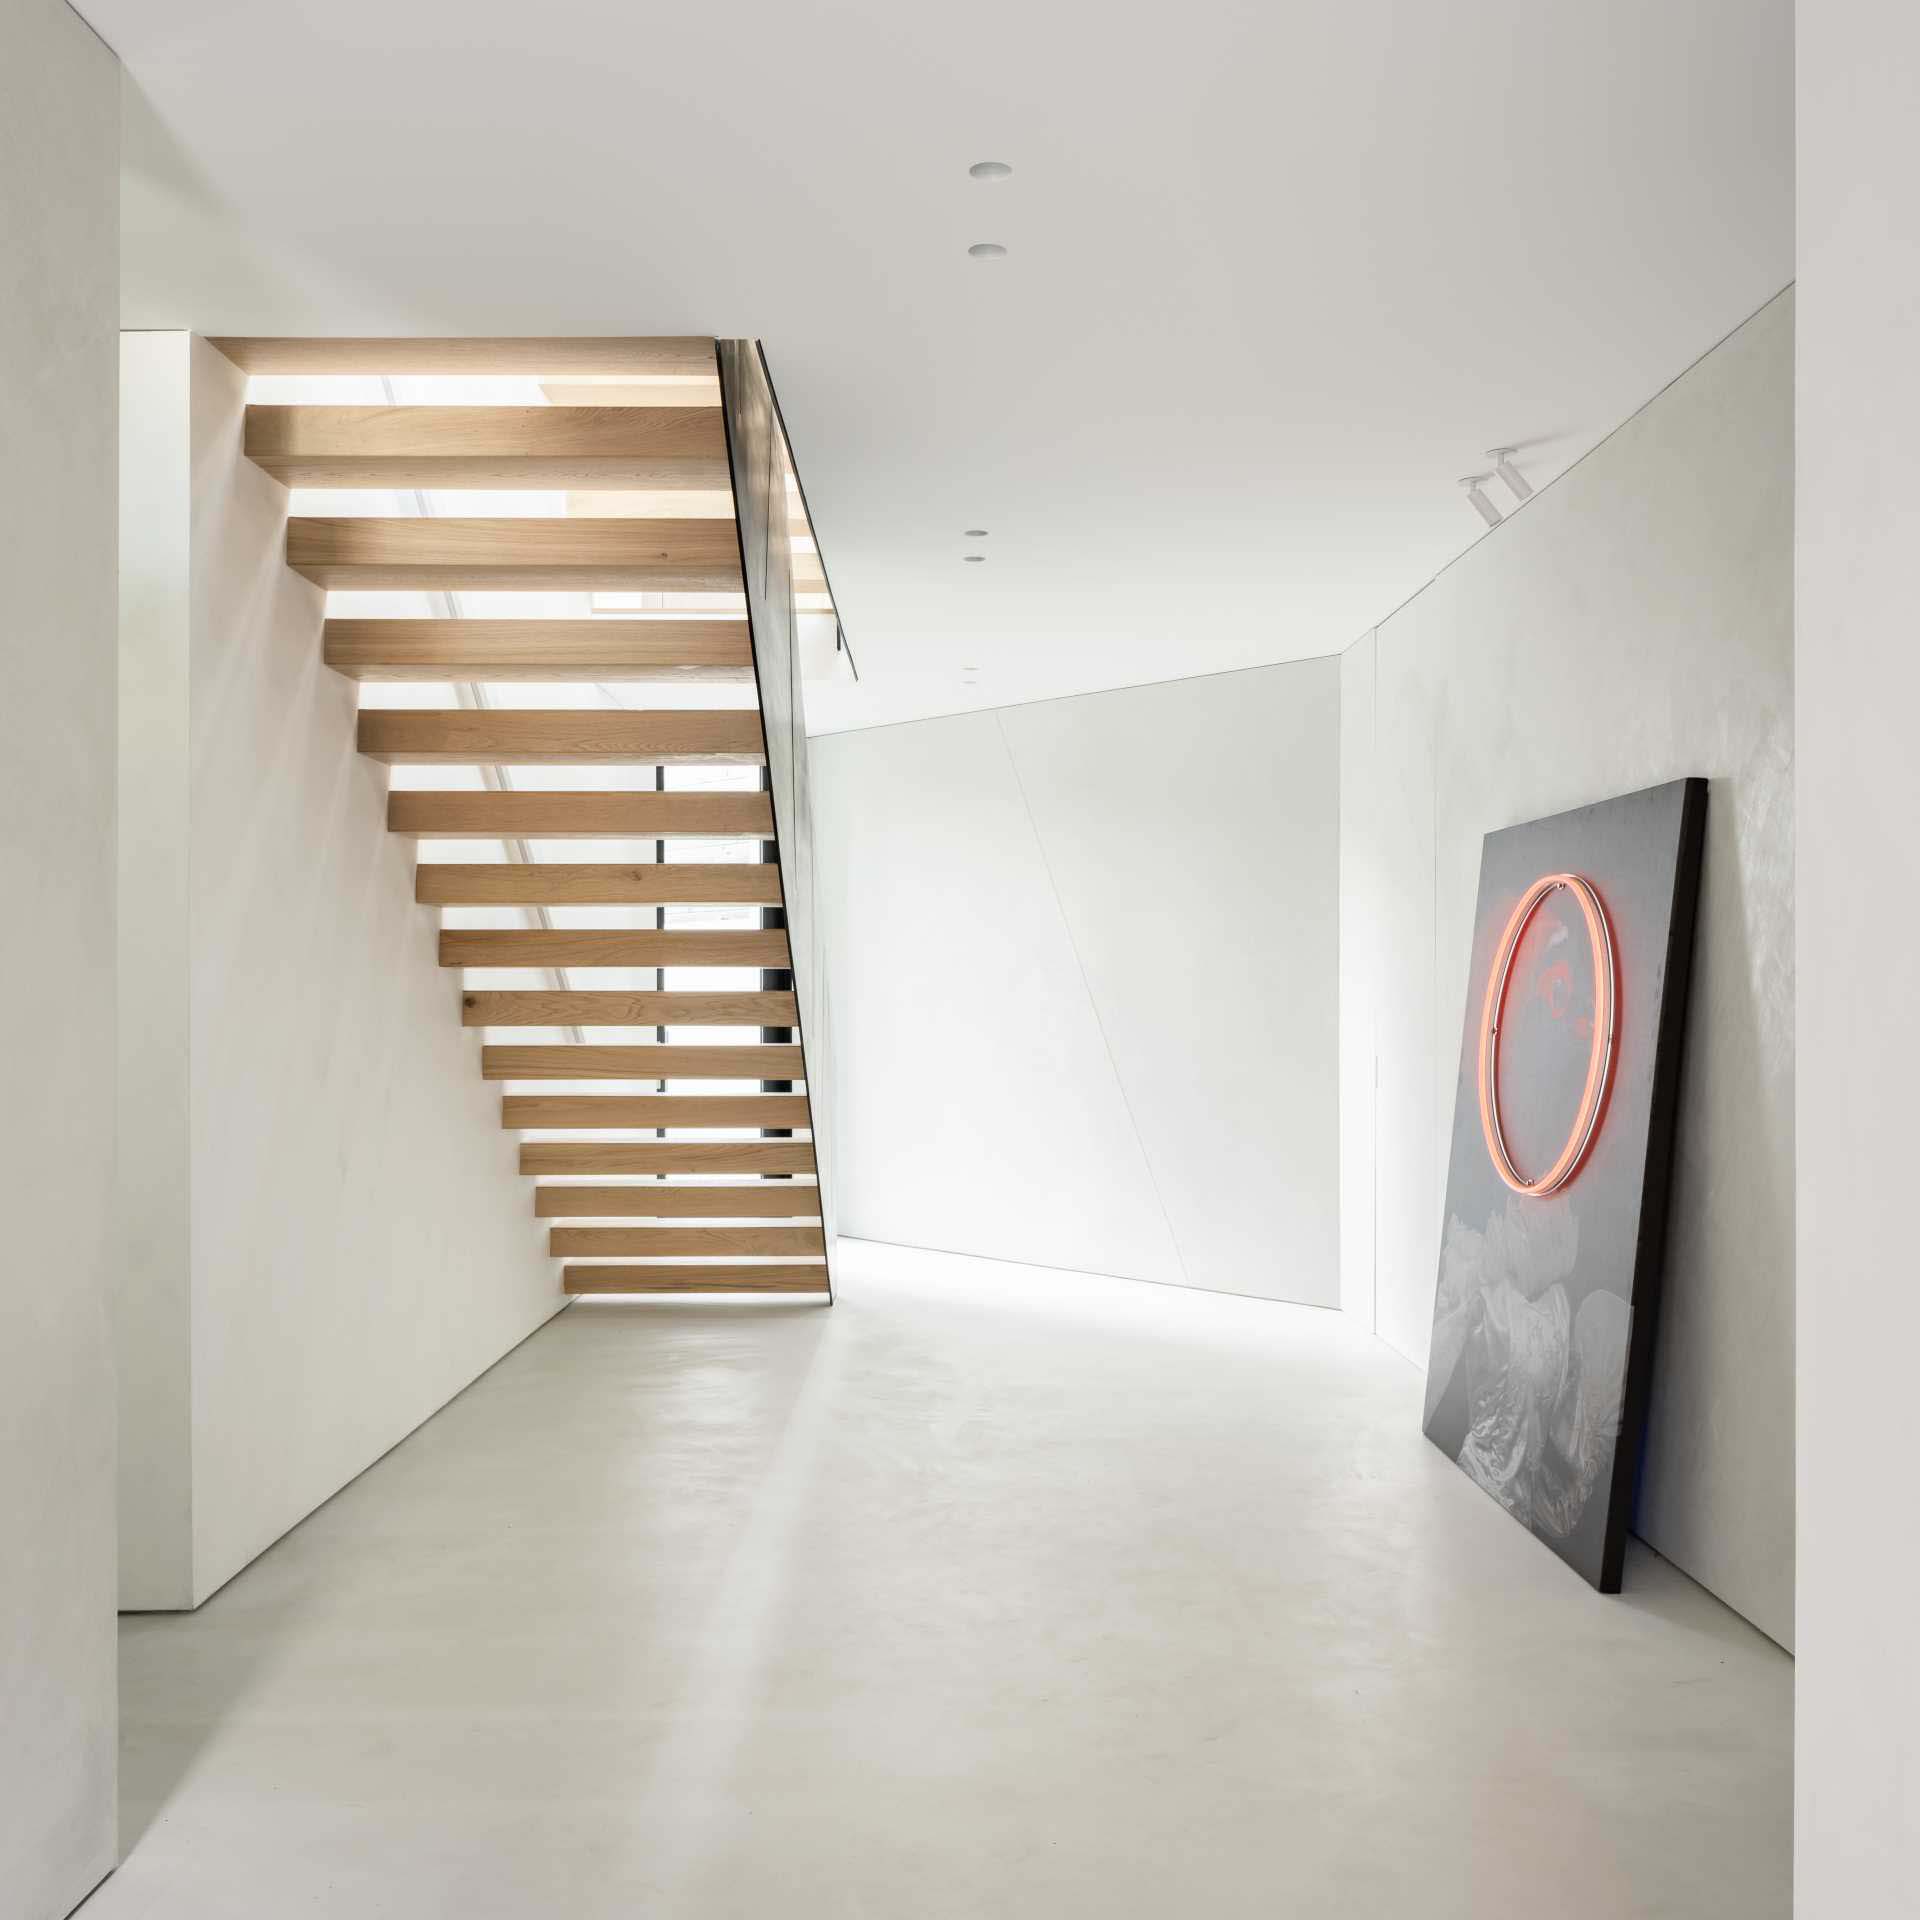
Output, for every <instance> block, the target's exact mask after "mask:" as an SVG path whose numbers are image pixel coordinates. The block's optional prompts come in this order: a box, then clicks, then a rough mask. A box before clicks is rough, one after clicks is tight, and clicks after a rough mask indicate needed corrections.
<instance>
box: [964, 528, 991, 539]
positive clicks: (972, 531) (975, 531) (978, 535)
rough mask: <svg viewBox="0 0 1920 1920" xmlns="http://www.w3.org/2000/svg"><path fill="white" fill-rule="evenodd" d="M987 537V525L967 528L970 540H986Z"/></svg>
mask: <svg viewBox="0 0 1920 1920" xmlns="http://www.w3.org/2000/svg"><path fill="white" fill-rule="evenodd" d="M986 537H987V530H986V528H985V527H969V528H968V529H967V538H968V539H969V540H984V539H985V538H986Z"/></svg>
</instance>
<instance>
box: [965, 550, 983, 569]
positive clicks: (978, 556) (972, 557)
mask: <svg viewBox="0 0 1920 1920" xmlns="http://www.w3.org/2000/svg"><path fill="white" fill-rule="evenodd" d="M960 558H961V560H962V562H964V564H966V565H967V566H969V567H984V566H985V565H986V564H987V556H986V555H985V554H984V553H963V554H962V555H961V556H960Z"/></svg>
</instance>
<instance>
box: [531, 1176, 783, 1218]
mask: <svg viewBox="0 0 1920 1920" xmlns="http://www.w3.org/2000/svg"><path fill="white" fill-rule="evenodd" d="M533 1211H534V1215H535V1217H536V1218H537V1219H541V1220H580V1219H603V1220H604V1219H617V1218H623V1217H628V1218H633V1219H645V1220H682V1219H695V1220H698V1219H720V1220H744V1219H749V1218H758V1219H775V1220H787V1219H801V1218H805V1217H808V1216H813V1217H817V1216H818V1215H819V1212H820V1189H819V1188H818V1187H817V1186H813V1185H811V1184H808V1183H804V1182H801V1181H797V1180H756V1181H751V1182H729V1183H728V1184H726V1185H708V1186H699V1187H668V1186H662V1185H660V1184H658V1183H657V1182H653V1181H643V1182H641V1183H640V1184H639V1185H637V1186H627V1187H587V1186H554V1185H542V1186H537V1187H535V1188H534V1190H533Z"/></svg>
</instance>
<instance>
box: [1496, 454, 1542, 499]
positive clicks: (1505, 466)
mask: <svg viewBox="0 0 1920 1920" xmlns="http://www.w3.org/2000/svg"><path fill="white" fill-rule="evenodd" d="M1519 451H1520V449H1519V448H1518V447H1489V448H1488V449H1487V458H1488V459H1489V460H1491V461H1492V462H1493V470H1494V472H1495V473H1497V474H1498V475H1499V476H1500V480H1501V484H1502V485H1504V486H1505V488H1506V489H1507V491H1508V492H1509V493H1510V494H1512V495H1513V497H1514V499H1515V500H1516V501H1518V502H1521V503H1522V504H1524V503H1525V502H1526V501H1528V500H1531V499H1532V498H1533V483H1532V482H1531V481H1530V480H1528V478H1527V476H1526V475H1525V474H1524V473H1522V472H1521V471H1520V469H1519V468H1518V467H1516V466H1515V465H1514V464H1513V456H1514V455H1515V454H1516V453H1518V452H1519Z"/></svg>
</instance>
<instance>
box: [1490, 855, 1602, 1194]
mask: <svg viewBox="0 0 1920 1920" xmlns="http://www.w3.org/2000/svg"><path fill="white" fill-rule="evenodd" d="M1562 887H1564V888H1566V890H1567V891H1568V892H1569V893H1570V894H1572V895H1573V897H1574V898H1575V899H1576V900H1578V901H1579V903H1580V911H1581V912H1582V913H1583V914H1584V915H1585V916H1586V921H1587V939H1588V940H1589V941H1590V942H1591V943H1592V946H1593V1049H1592V1052H1591V1053H1590V1054H1589V1056H1588V1059H1587V1084H1586V1087H1585V1090H1584V1091H1583V1092H1582V1093H1581V1095H1580V1110H1579V1112H1578V1113H1577V1114H1575V1116H1574V1121H1573V1127H1572V1130H1571V1131H1570V1132H1569V1133H1568V1135H1567V1143H1566V1145H1565V1146H1563V1147H1562V1148H1561V1149H1560V1152H1559V1155H1558V1157H1557V1158H1556V1159H1555V1160H1554V1163H1553V1165H1552V1166H1550V1167H1549V1168H1548V1169H1547V1170H1546V1172H1545V1173H1543V1174H1541V1175H1540V1177H1539V1178H1538V1179H1537V1180H1529V1179H1527V1178H1526V1177H1525V1176H1524V1175H1523V1174H1522V1173H1521V1172H1520V1171H1519V1169H1518V1168H1517V1167H1515V1165H1514V1164H1513V1156H1512V1155H1511V1154H1510V1153H1508V1151H1507V1137H1506V1134H1505V1133H1504V1132H1503V1131H1502V1130H1501V1126H1500V1014H1501V1011H1502V1009H1503V1008H1504V1006H1505V1004H1506V998H1507V976H1508V975H1509V974H1510V973H1511V972H1512V971H1513V957H1514V955H1515V954H1516V953H1517V952H1518V951H1519V947H1520V936H1521V935H1522V934H1524V933H1525V932H1526V930H1527V922H1528V921H1529V920H1531V919H1532V918H1533V916H1534V914H1535V913H1536V912H1537V911H1538V910H1539V907H1540V903H1541V902H1542V901H1543V900H1545V899H1546V897H1547V895H1548V894H1550V893H1555V892H1558V891H1559V889H1560V888H1562ZM1616 987H1617V982H1616V979H1615V974H1614V959H1613V929H1612V928H1611V927H1610V926H1608V924H1607V914H1606V909H1605V908H1604V907H1602V906H1601V904H1600V896H1599V895H1598V894H1597V893H1595V892H1594V890H1593V888H1592V886H1591V885H1590V884H1589V883H1588V882H1587V881H1585V880H1583V879H1581V878H1580V876H1579V875H1578V874H1577V873H1549V874H1545V875H1543V876H1542V877H1541V878H1540V879H1538V880H1536V881H1535V882H1534V883H1533V885H1532V886H1530V887H1529V888H1528V889H1527V890H1526V892H1525V893H1523V894H1522V895H1521V896H1520V904H1519V905H1518V906H1517V907H1515V908H1514V910H1513V916H1512V918H1511V919H1509V920H1508V922H1507V928H1506V931H1505V932H1504V933H1503V934H1501V936H1500V944H1499V946H1498V947H1497V948H1496V949H1495V950H1494V956H1493V966H1492V969H1491V970H1490V971H1489V972H1488V974H1487V992H1486V998H1485V1000H1484V1001H1483V1002H1482V1004H1481V1008H1480V1131H1481V1132H1482V1133H1483V1134H1484V1135H1485V1136H1486V1142H1487V1152H1488V1154H1489V1155H1490V1156H1491V1158H1492V1160H1493V1164H1494V1167H1495V1168H1496V1169H1497V1171H1498V1172H1499V1175H1500V1178H1501V1179H1502V1180H1504V1181H1505V1182H1506V1183H1507V1185H1508V1186H1510V1187H1511V1188H1512V1189H1513V1190H1514V1192H1515V1193H1524V1194H1528V1195H1530V1196H1531V1197H1533V1198H1534V1199H1539V1198H1540V1197H1541V1196H1542V1195H1544V1194H1549V1193H1553V1192H1555V1191H1557V1190H1558V1189H1559V1188H1561V1187H1564V1186H1565V1185H1566V1184H1567V1182H1568V1181H1569V1180H1571V1179H1572V1178H1573V1176H1574V1175H1575V1174H1576V1173H1577V1172H1579V1170H1580V1163H1581V1162H1582V1161H1583V1160H1584V1159H1585V1158H1586V1157H1587V1149H1588V1148H1589V1147H1591V1146H1592V1145H1593V1136H1594V1135H1595V1134H1596V1133H1597V1132H1598V1131H1599V1129H1600V1113H1601V1109H1602V1108H1603V1107H1604V1106H1605V1105H1606V1101H1607V1082H1608V1080H1609V1079H1610V1078H1611V1077H1612V1074H1613V1051H1614V1022H1615V1016H1616V1013H1617V1011H1618V1007H1619V996H1618V993H1617V991H1616Z"/></svg>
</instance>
